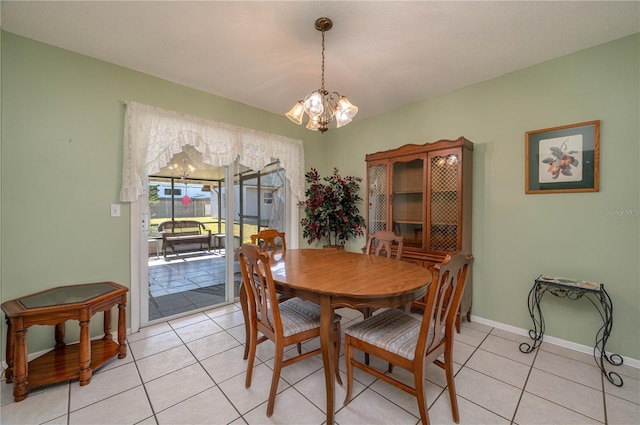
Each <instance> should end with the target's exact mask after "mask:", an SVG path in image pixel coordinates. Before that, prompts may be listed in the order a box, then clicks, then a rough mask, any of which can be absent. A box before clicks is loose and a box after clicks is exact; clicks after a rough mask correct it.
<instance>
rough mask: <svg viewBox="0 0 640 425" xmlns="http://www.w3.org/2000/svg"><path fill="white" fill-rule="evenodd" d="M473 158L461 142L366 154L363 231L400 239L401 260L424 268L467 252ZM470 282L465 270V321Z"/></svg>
mask: <svg viewBox="0 0 640 425" xmlns="http://www.w3.org/2000/svg"><path fill="white" fill-rule="evenodd" d="M472 155H473V143H471V142H470V141H468V140H467V139H465V138H464V137H460V138H459V139H457V140H440V141H437V142H434V143H426V144H424V145H413V144H409V145H404V146H401V147H399V148H397V149H392V150H388V151H383V152H376V153H372V154H368V155H366V157H365V159H366V162H367V205H368V209H367V232H368V233H375V232H377V231H378V230H391V231H393V232H394V233H395V234H397V235H401V236H403V237H404V248H403V250H402V259H403V260H405V261H410V262H414V263H417V264H419V265H421V266H423V267H426V268H429V267H432V266H433V265H434V264H436V263H439V262H441V261H442V260H443V259H444V257H445V256H446V255H447V253H450V252H455V251H458V250H464V251H466V252H469V253H471V189H472V185H471V183H472V163H473V158H472ZM472 282H473V280H472V273H471V270H469V274H468V275H467V284H466V288H465V292H464V294H463V296H462V302H461V305H460V315H461V316H465V315H466V317H467V320H469V318H470V316H471V301H472V296H471V294H472V292H473V291H472V286H473V284H472ZM414 305H415V306H417V307H421V306H424V302H423V301H417V302H416V303H415V304H414Z"/></svg>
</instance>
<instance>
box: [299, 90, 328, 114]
mask: <svg viewBox="0 0 640 425" xmlns="http://www.w3.org/2000/svg"><path fill="white" fill-rule="evenodd" d="M304 111H305V112H306V113H307V115H309V116H310V117H312V118H316V117H319V116H320V115H322V114H323V113H324V105H323V99H322V95H321V94H320V92H317V91H314V92H313V93H311V94H310V95H309V96H307V98H306V99H305V101H304Z"/></svg>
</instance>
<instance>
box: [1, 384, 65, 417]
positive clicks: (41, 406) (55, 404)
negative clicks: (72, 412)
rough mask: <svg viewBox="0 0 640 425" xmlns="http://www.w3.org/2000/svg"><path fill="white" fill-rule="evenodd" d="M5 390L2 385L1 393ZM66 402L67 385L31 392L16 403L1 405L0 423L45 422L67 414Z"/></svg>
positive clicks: (4, 385)
mask: <svg viewBox="0 0 640 425" xmlns="http://www.w3.org/2000/svg"><path fill="white" fill-rule="evenodd" d="M11 388H13V384H11ZM6 389H7V384H3V386H2V390H3V393H4V391H5V390H6ZM9 392H11V391H9ZM12 399H13V397H12ZM68 400H69V384H59V385H54V386H51V387H48V388H46V389H44V391H39V392H37V393H36V392H33V393H31V394H29V396H28V397H27V398H25V399H24V400H22V401H20V402H18V403H14V402H13V401H11V402H9V403H8V404H5V405H3V406H2V408H1V411H0V422H2V424H3V425H13V424H20V425H23V424H40V423H43V422H47V421H50V420H53V419H56V418H59V417H60V416H63V415H65V414H66V413H67V406H68Z"/></svg>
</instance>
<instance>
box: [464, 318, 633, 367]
mask: <svg viewBox="0 0 640 425" xmlns="http://www.w3.org/2000/svg"><path fill="white" fill-rule="evenodd" d="M471 321H472V322H478V323H481V324H483V325H487V326H491V327H493V328H497V329H502V330H504V331H507V332H511V333H514V334H517V335H523V336H526V337H527V338H528V337H529V330H528V329H522V328H516V327H515V326H511V325H506V324H504V323H500V322H495V321H493V320H489V319H485V318H483V317H478V316H474V315H471ZM544 342H548V343H549V344H553V345H558V346H560V347H564V348H568V349H570V350H574V351H577V352H579V353H585V354H589V355H593V347H590V346H588V345H582V344H576V343H575V342H571V341H566V340H564V339H560V338H556V337H553V336H549V335H545V336H544ZM609 354H611V353H609ZM620 357H622V360H623V364H625V365H627V366H631V367H633V368H636V369H640V360H638V359H633V358H631V357H625V356H620Z"/></svg>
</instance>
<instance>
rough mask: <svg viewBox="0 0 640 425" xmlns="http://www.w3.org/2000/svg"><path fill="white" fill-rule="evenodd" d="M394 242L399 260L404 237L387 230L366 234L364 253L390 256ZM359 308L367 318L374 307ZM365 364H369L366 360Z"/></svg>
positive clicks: (396, 257) (396, 256)
mask: <svg viewBox="0 0 640 425" xmlns="http://www.w3.org/2000/svg"><path fill="white" fill-rule="evenodd" d="M374 243H375V245H374ZM394 244H395V246H396V255H395V259H396V260H399V259H400V257H402V246H403V244H404V237H403V236H398V235H396V234H395V233H393V232H390V231H388V230H379V231H377V232H376V233H372V234H369V235H367V245H366V246H365V250H364V253H365V254H366V255H384V256H386V257H387V258H391V256H392V253H393V250H392V249H391V247H392V246H393V245H394ZM359 310H360V311H361V312H362V315H363V316H364V318H365V319H367V318H369V317H371V315H372V314H373V312H374V311H375V310H376V309H375V308H372V307H362V308H360V309H359ZM367 364H369V363H368V361H367Z"/></svg>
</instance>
